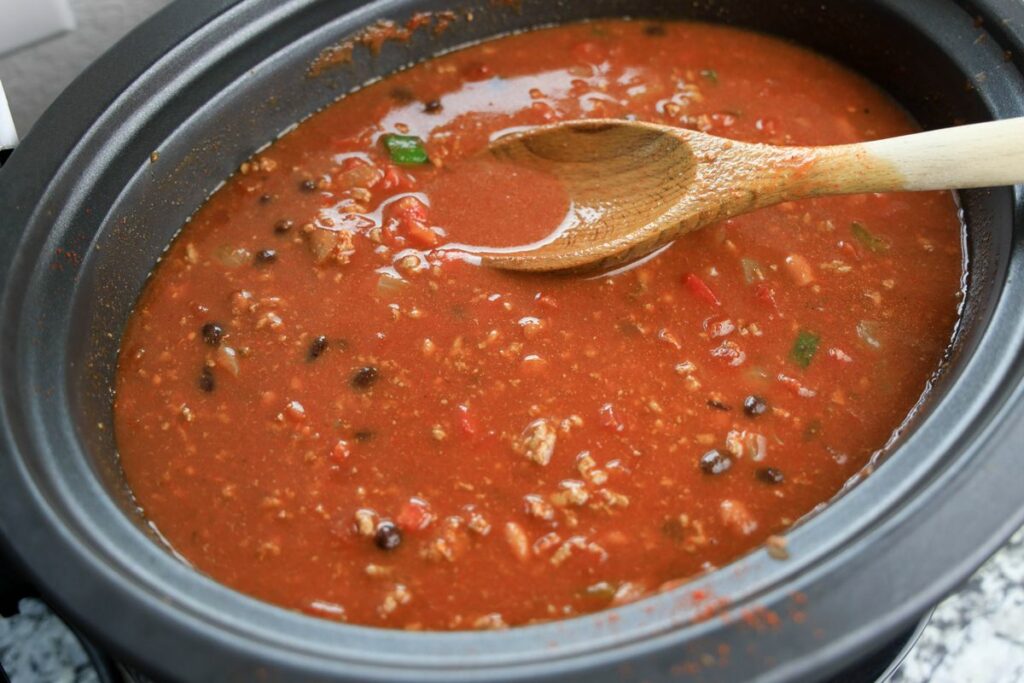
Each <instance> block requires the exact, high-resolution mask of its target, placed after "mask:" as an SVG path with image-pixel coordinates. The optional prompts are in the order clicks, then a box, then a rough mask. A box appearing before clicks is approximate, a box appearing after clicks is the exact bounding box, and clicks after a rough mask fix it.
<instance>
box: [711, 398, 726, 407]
mask: <svg viewBox="0 0 1024 683" xmlns="http://www.w3.org/2000/svg"><path fill="white" fill-rule="evenodd" d="M708 408H711V409H713V410H729V406H727V405H725V404H724V403H722V402H721V401H716V400H715V399H713V398H709V399H708Z"/></svg>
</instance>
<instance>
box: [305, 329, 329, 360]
mask: <svg viewBox="0 0 1024 683" xmlns="http://www.w3.org/2000/svg"><path fill="white" fill-rule="evenodd" d="M329 345H330V342H328V341H327V337H325V336H324V335H322V334H321V335H320V336H318V337H314V338H313V341H311V342H310V343H309V360H316V359H317V358H319V357H320V356H321V355H322V354H323V352H324V351H326V350H327V347H328V346H329Z"/></svg>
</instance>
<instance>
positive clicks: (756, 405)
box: [743, 394, 768, 417]
mask: <svg viewBox="0 0 1024 683" xmlns="http://www.w3.org/2000/svg"><path fill="white" fill-rule="evenodd" d="M766 410H768V402H767V401H765V400H764V399H763V398H761V397H760V396H754V395H753V394H751V395H750V396H747V397H746V398H745V399H743V412H744V413H746V414H747V415H749V416H750V417H757V416H758V415H764V413H765V411H766Z"/></svg>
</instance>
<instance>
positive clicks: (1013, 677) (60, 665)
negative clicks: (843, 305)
mask: <svg viewBox="0 0 1024 683" xmlns="http://www.w3.org/2000/svg"><path fill="white" fill-rule="evenodd" d="M20 608H21V614H19V615H17V616H14V617H11V618H9V619H2V620H0V662H3V665H4V667H5V668H6V669H7V672H8V673H9V674H10V676H11V681H12V683H97V681H98V678H97V676H96V673H95V672H94V671H93V670H92V667H90V666H89V663H88V660H87V658H86V656H85V653H84V652H83V651H82V648H81V646H80V645H79V644H78V642H77V641H76V640H75V638H74V636H73V635H72V634H71V632H70V631H69V630H68V629H67V627H66V626H64V625H63V624H62V623H61V622H60V621H59V620H58V619H57V618H56V617H55V616H54V615H53V614H52V613H51V612H50V611H49V610H48V609H47V608H46V606H45V605H44V604H43V603H41V602H39V601H38V600H32V599H28V600H23V601H22V602H21V605H20ZM890 681H891V683H1020V682H1021V681H1024V529H1021V530H1020V531H1018V532H1017V533H1016V534H1015V535H1014V537H1013V538H1012V539H1010V541H1009V542H1008V543H1007V544H1006V545H1005V546H1004V547H1003V548H1002V549H1001V550H1000V551H999V552H998V553H996V554H995V555H994V556H992V558H991V559H989V561H988V562H986V563H985V564H984V565H983V566H982V567H981V569H979V570H978V571H977V573H975V574H974V576H972V577H971V578H970V579H969V580H968V581H967V582H966V583H965V584H964V585H963V586H962V587H961V588H960V590H958V591H957V592H956V593H954V594H953V595H951V596H950V597H948V598H947V599H946V600H945V601H943V602H942V603H941V604H940V605H939V606H938V607H937V608H936V609H935V612H934V613H933V614H932V617H931V620H930V621H929V622H928V625H927V626H926V627H925V629H924V632H923V633H922V634H921V637H920V639H919V640H918V641H917V644H916V645H915V646H914V647H913V649H912V650H911V651H910V654H909V655H908V656H907V658H906V659H905V660H904V662H903V664H902V665H901V666H900V667H899V669H897V670H896V672H895V673H894V674H893V676H892V677H891V678H890Z"/></svg>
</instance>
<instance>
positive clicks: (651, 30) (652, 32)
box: [644, 24, 665, 36]
mask: <svg viewBox="0 0 1024 683" xmlns="http://www.w3.org/2000/svg"><path fill="white" fill-rule="evenodd" d="M644 33H645V34H647V35H649V36H663V35H665V27H664V26H662V25H661V24H648V25H647V26H644Z"/></svg>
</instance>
